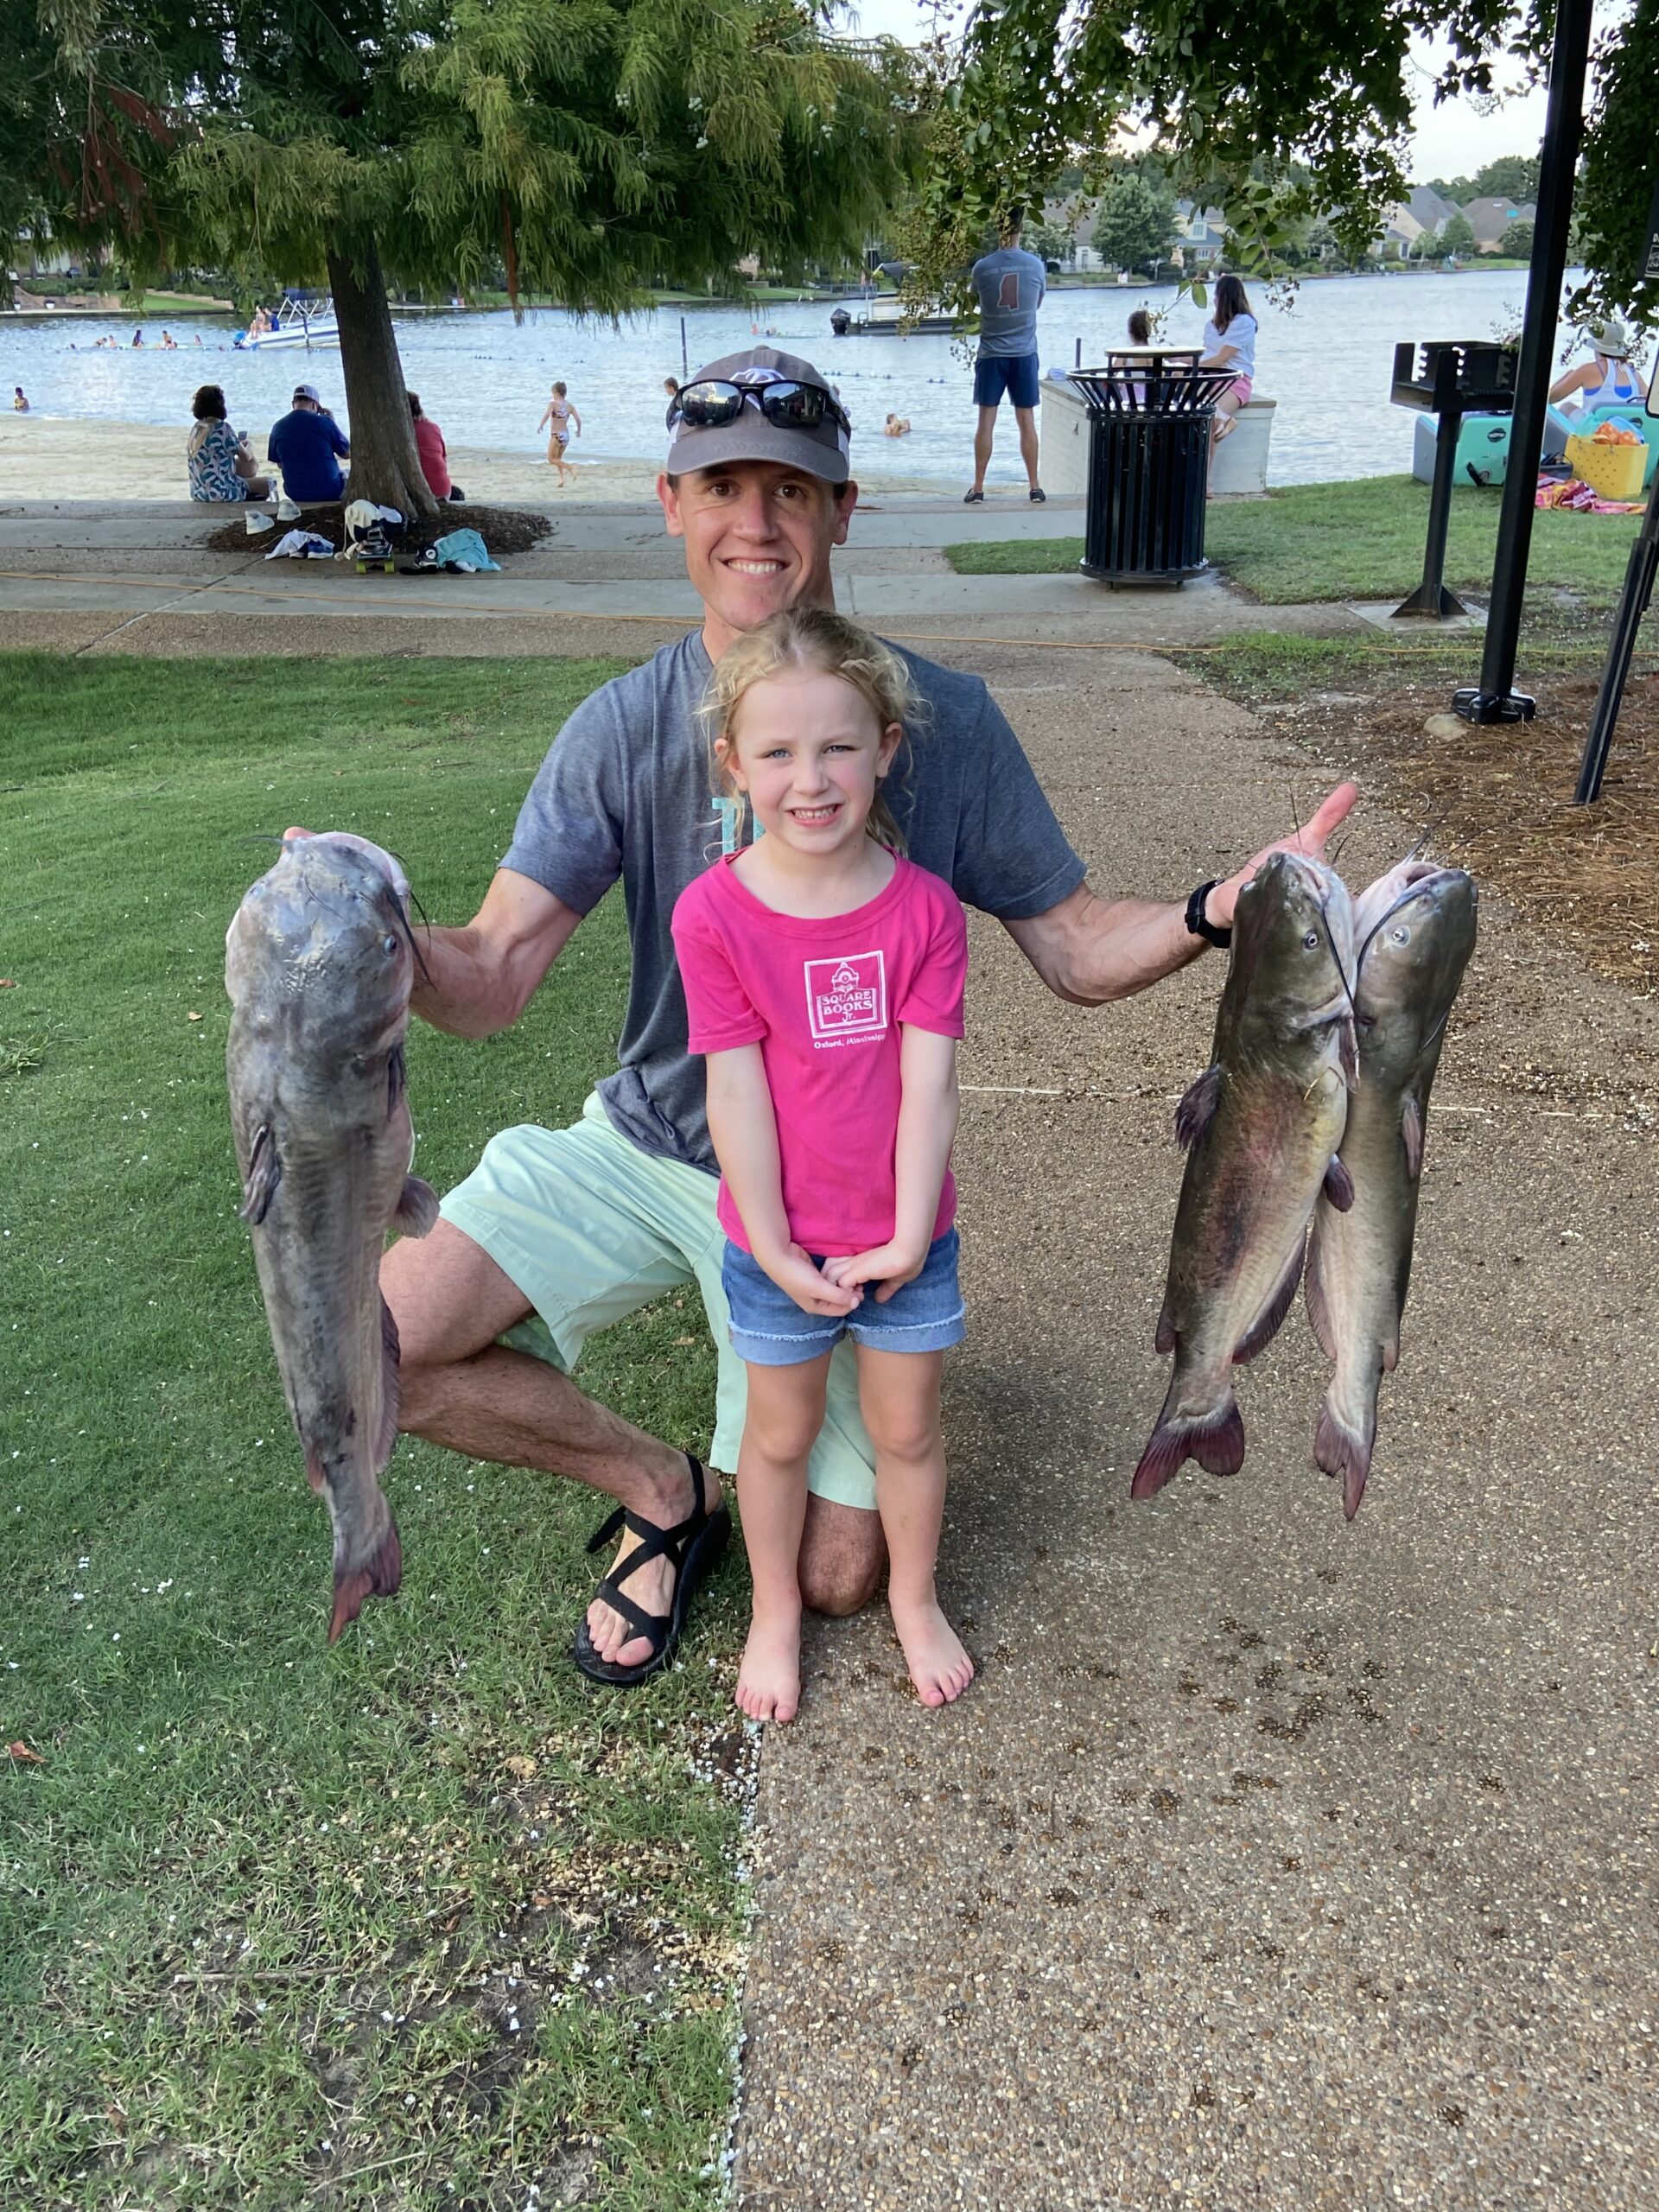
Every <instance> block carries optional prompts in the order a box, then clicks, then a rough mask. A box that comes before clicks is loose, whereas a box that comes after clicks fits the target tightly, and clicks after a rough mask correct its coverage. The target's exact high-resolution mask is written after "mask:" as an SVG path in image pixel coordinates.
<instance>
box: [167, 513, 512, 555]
mask: <svg viewBox="0 0 1659 2212" xmlns="http://www.w3.org/2000/svg"><path fill="white" fill-rule="evenodd" d="M275 512H276V510H275V509H274V508H271V507H266V506H254V507H238V509H237V512H236V519H235V520H234V521H233V522H227V523H224V524H221V525H220V526H219V529H217V530H215V531H210V532H209V534H208V535H207V537H204V538H203V539H202V541H201V542H202V544H203V546H204V547H205V548H206V549H207V551H208V552H210V553H252V552H257V551H259V550H264V552H267V553H269V552H270V549H271V547H272V546H273V545H275V544H276V543H277V539H278V538H280V537H283V534H284V533H285V532H286V531H290V530H310V531H315V532H316V534H317V536H318V537H326V538H327V540H328V543H330V544H331V545H332V546H333V547H334V550H335V552H336V553H338V552H339V550H340V547H341V545H342V544H343V543H345V536H346V524H345V510H344V508H343V507H307V508H305V509H304V510H303V512H302V514H301V516H300V518H299V520H298V521H297V522H279V523H276V524H273V526H272V527H271V528H270V530H269V531H261V532H260V533H259V534H258V535H257V537H249V536H248V532H247V525H246V524H245V521H244V519H243V518H244V516H245V515H248V514H256V515H263V514H274V513H275ZM552 528H553V518H552V517H551V516H550V515H546V514H543V513H540V512H537V510H536V509H535V508H531V507H485V506H477V505H474V503H473V502H472V501H471V500H470V499H463V500H461V502H460V503H459V504H458V505H447V506H446V507H445V508H444V510H443V512H442V515H440V516H439V517H438V518H437V520H436V521H435V522H416V523H409V524H405V525H404V528H403V529H402V530H398V531H389V532H388V536H389V537H391V547H392V551H393V553H394V554H395V555H396V556H397V559H398V560H400V561H407V560H411V559H412V558H413V557H414V556H415V555H416V553H418V552H419V551H420V550H421V549H422V548H423V546H426V545H435V544H436V543H437V542H438V540H439V538H441V537H448V535H449V533H450V531H452V530H475V531H477V532H478V534H479V536H480V537H481V538H482V539H483V540H484V543H485V544H486V546H487V547H488V548H489V553H490V558H491V560H493V561H499V560H500V559H501V558H502V557H503V556H505V555H507V554H512V553H528V552H529V550H530V549H531V546H532V545H539V544H540V543H541V542H542V540H543V538H544V537H548V536H549V535H550V532H551V531H552Z"/></svg>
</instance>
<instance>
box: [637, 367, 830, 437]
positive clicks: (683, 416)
mask: <svg viewBox="0 0 1659 2212" xmlns="http://www.w3.org/2000/svg"><path fill="white" fill-rule="evenodd" d="M749 401H752V402H753V404H754V405H755V406H757V407H758V408H759V409H760V412H761V413H762V414H763V415H764V416H766V420H767V422H768V423H778V424H779V426H780V427H781V428H782V429H785V430H816V429H817V427H818V425H819V423H822V422H823V418H824V416H826V415H827V416H829V419H830V421H831V422H832V423H837V424H839V426H840V427H841V429H843V430H845V431H846V432H847V433H848V435H849V436H850V435H851V433H852V428H853V426H852V424H851V423H849V421H848V419H847V416H846V413H845V411H844V410H843V409H842V405H841V403H840V402H839V400H837V399H836V396H835V394H834V393H833V392H829V391H825V390H824V388H823V385H821V384H797V383H796V382H795V381H794V380H793V379H792V378H789V377H779V378H776V379H775V381H774V382H772V383H771V384H762V385H748V384H730V383H728V381H727V380H726V378H724V377H704V378H702V379H701V380H700V381H699V382H697V383H696V384H688V385H683V386H682V387H681V389H680V390H679V391H677V392H676V393H675V395H674V397H673V398H672V399H671V400H670V401H669V403H668V416H667V421H668V427H669V429H673V427H674V425H675V423H684V425H685V427H686V429H688V430H713V429H719V428H720V427H721V424H722V423H735V422H736V420H737V418H738V416H740V415H741V413H742V412H743V409H744V404H745V403H746V402H749Z"/></svg>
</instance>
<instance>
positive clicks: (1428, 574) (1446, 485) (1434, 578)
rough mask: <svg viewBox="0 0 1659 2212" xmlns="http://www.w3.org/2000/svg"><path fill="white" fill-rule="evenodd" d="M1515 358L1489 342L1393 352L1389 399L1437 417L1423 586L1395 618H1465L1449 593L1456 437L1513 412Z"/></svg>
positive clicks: (1442, 342)
mask: <svg viewBox="0 0 1659 2212" xmlns="http://www.w3.org/2000/svg"><path fill="white" fill-rule="evenodd" d="M1519 361H1520V353H1519V352H1518V350H1517V348H1516V347H1515V346H1498V345H1495V344H1494V343H1493V342H1492V341H1491V340H1490V339H1485V340H1482V339H1433V340H1427V341H1426V342H1425V343H1423V344H1421V345H1414V344H1413V343H1412V342H1411V341H1410V340H1406V341H1405V342H1404V343H1402V344H1401V345H1398V346H1395V349H1394V382H1393V385H1392V387H1391V389H1390V391H1389V398H1390V399H1391V400H1392V401H1393V403H1394V404H1395V406H1396V407H1414V408H1415V409H1416V410H1418V412H1419V413H1420V414H1433V415H1438V416H1439V417H1440V425H1439V428H1438V429H1437V430H1436V432H1435V436H1434V481H1433V486H1432V488H1431V489H1430V492H1429V495H1428V541H1427V544H1426V545H1425V547H1424V549H1423V580H1422V582H1421V583H1420V584H1419V585H1418V587H1417V588H1416V590H1415V591H1414V592H1413V593H1412V594H1411V596H1410V598H1409V599H1403V600H1402V601H1401V602H1400V604H1399V606H1398V607H1395V610H1394V611H1395V614H1396V615H1402V614H1427V615H1428V616H1430V617H1431V618H1432V619H1433V620H1437V621H1440V620H1445V618H1446V616H1447V615H1450V614H1462V613H1466V612H1467V610H1466V609H1465V607H1464V604H1463V601H1461V600H1460V599H1459V597H1458V596H1457V594H1455V593H1454V592H1450V591H1448V590H1447V589H1446V585H1445V582H1444V581H1443V579H1444V577H1445V575H1446V527H1447V525H1448V524H1449V523H1450V522H1451V519H1452V483H1453V480H1454V479H1455V475H1456V471H1457V464H1458V438H1459V433H1460V432H1461V430H1462V429H1463V418H1464V416H1465V415H1508V414H1510V413H1511V412H1512V411H1513V410H1514V407H1515V378H1516V367H1517V365H1518V364H1519Z"/></svg>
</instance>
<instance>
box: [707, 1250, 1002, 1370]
mask: <svg viewBox="0 0 1659 2212" xmlns="http://www.w3.org/2000/svg"><path fill="white" fill-rule="evenodd" d="M959 1249H960V1247H959V1244H958V1241H957V1232H956V1230H954V1229H947V1230H945V1232H944V1236H936V1237H935V1238H934V1240H933V1242H932V1243H931V1244H930V1245H929V1246H928V1248H927V1257H926V1259H925V1260H924V1261H923V1262H922V1272H921V1273H920V1274H918V1275H916V1276H914V1277H913V1278H912V1280H911V1281H909V1282H907V1283H906V1285H905V1287H904V1288H903V1289H902V1290H895V1291H894V1293H893V1296H892V1297H891V1298H890V1299H888V1300H887V1303H886V1304H885V1305H880V1304H878V1302H877V1300H876V1295H875V1292H876V1286H875V1285H874V1284H873V1283H872V1284H867V1285H866V1286H865V1290H864V1295H863V1298H862V1299H861V1300H860V1302H859V1303H858V1304H857V1305H856V1306H854V1308H853V1310H852V1312H851V1313H847V1314H841V1313H808V1312H807V1310H806V1308H805V1307H804V1306H798V1305H797V1304H796V1303H795V1301H794V1300H793V1299H792V1298H791V1296H790V1294H789V1293H788V1292H787V1291H786V1290H779V1287H778V1286H777V1284H776V1283H775V1282H773V1281H772V1277H771V1276H770V1275H769V1274H767V1273H766V1269H765V1268H763V1267H762V1266H761V1265H760V1262H758V1261H757V1260H756V1259H754V1258H753V1255H751V1254H749V1253H747V1252H746V1251H745V1250H744V1249H743V1248H742V1246H741V1244H734V1243H730V1242H729V1241H728V1243H727V1246H726V1256H725V1258H724V1259H723V1261H722V1262H721V1270H720V1279H721V1287H723V1289H724V1290H725V1293H726V1310H727V1313H728V1316H729V1317H730V1333H731V1339H732V1350H733V1351H734V1352H735V1353H736V1354H737V1356H738V1357H739V1358H740V1359H742V1360H747V1361H748V1362H749V1363H750V1364H751V1365H752V1366H755V1367H799V1366H801V1365H803V1364H804V1362H805V1361H807V1360H809V1359H817V1357H818V1356H819V1354H820V1353H822V1352H826V1351H830V1350H832V1349H833V1347H834V1346H835V1345H836V1344H837V1343H838V1342H839V1340H840V1338H842V1335H843V1333H844V1334H846V1335H848V1336H850V1337H851V1338H852V1339H853V1342H854V1343H855V1344H863V1345H865V1346H866V1347H867V1348H868V1350H869V1351H948V1350H949V1349H950V1346H951V1345H952V1344H960V1343H961V1342H962V1340H963V1338H964V1337H965V1336H966V1335H967V1333H968V1325H967V1322H966V1320H965V1319H964V1317H963V1303H962V1287H961V1285H960V1284H959V1283H958V1281H957V1252H958V1250H959ZM813 1256H814V1258H815V1260H817V1262H818V1264H819V1265H822V1264H823V1261H822V1256H821V1255H818V1254H814V1255H813Z"/></svg>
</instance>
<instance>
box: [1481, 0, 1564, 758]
mask: <svg viewBox="0 0 1659 2212" xmlns="http://www.w3.org/2000/svg"><path fill="white" fill-rule="evenodd" d="M1591 7H1592V0H1559V5H1558V6H1557V8H1556V11H1555V44H1554V50H1553V51H1552V53H1551V55H1550V62H1549V108H1548V115H1547V118H1546V120H1545V123H1544V144H1543V154H1542V158H1541V162H1540V164H1539V172H1538V220H1537V224H1536V226H1535V229H1534V231H1533V234H1532V262H1531V265H1530V268H1529V271H1528V275H1527V309H1526V315H1525V317H1524V319H1523V321H1522V326H1521V364H1520V367H1519V370H1518V371H1517V372H1516V389H1515V415H1514V419H1513V424H1512V427H1511V429H1510V460H1509V469H1508V473H1507V474H1506V475H1505V477H1504V480H1503V508H1502V511H1501V512H1500V514H1499V517H1498V524H1497V561H1496V563H1494V565H1493V569H1492V597H1491V606H1490V607H1488V609H1487V613H1486V646H1485V651H1484V653H1483V655H1482V657H1481V664H1480V682H1479V683H1478V684H1473V685H1470V686H1468V687H1467V688H1465V690H1461V691H1459V692H1458V693H1456V694H1455V695H1454V696H1453V698H1452V705H1453V706H1454V707H1455V708H1456V709H1457V710H1458V712H1459V714H1460V715H1462V716H1463V717H1464V719H1465V721H1471V722H1523V721H1531V719H1532V714H1533V707H1534V703H1535V702H1533V701H1532V700H1531V699H1529V697H1528V696H1527V695H1526V693H1525V692H1524V691H1517V690H1515V688H1514V686H1515V654H1516V645H1518V643H1519V641H1520V636H1521V607H1522V596H1523V594H1524V593H1525V591H1526V588H1527V561H1528V556H1529V555H1530V553H1531V551H1532V516H1533V496H1534V493H1535V490H1536V488H1537V482H1538V457H1539V454H1541V452H1542V450H1543V442H1544V416H1545V414H1546V412H1547V410H1548V406H1549V385H1550V375H1549V372H1550V366H1551V358H1552V354H1553V352H1554V337H1555V320H1556V317H1557V315H1559V313H1560V298H1561V279H1562V277H1564V276H1565V274H1566V272H1567V227H1568V225H1569V223H1570V222H1571V220H1572V215H1573V172H1574V170H1575V169H1576V168H1577V166H1578V159H1579V141H1580V137H1581V136H1582V134H1583V129H1584V79H1585V72H1586V67H1587V66H1588V62H1589V59H1590V16H1591Z"/></svg>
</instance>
